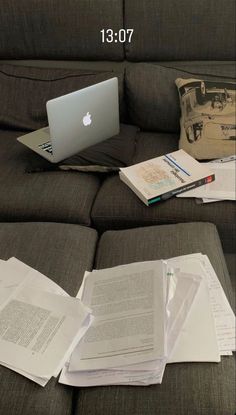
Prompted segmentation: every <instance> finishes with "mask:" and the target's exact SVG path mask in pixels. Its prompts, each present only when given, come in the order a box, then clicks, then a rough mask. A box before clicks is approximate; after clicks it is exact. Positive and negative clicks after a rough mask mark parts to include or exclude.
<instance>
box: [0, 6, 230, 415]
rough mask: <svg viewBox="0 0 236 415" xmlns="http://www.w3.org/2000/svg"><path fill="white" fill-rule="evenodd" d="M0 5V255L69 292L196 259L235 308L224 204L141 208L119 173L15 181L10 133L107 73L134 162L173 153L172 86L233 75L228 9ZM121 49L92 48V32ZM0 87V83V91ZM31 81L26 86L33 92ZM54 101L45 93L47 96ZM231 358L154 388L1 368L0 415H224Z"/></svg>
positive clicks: (178, 371) (96, 40)
mask: <svg viewBox="0 0 236 415" xmlns="http://www.w3.org/2000/svg"><path fill="white" fill-rule="evenodd" d="M225 4H226V3H225V1H224V0H217V1H214V0H208V1H205V0H198V1H196V0H180V1H179V2H175V1H174V0H168V1H165V0H125V1H123V0H109V1H107V0H97V1H95V0H94V1H90V0H78V1H69V2H66V1H65V0H58V1H54V0H48V1H46V0H42V1H36V0H34V1H29V0H22V1H21V2H17V1H15V0H8V2H6V1H4V0H1V1H0V27H1V37H0V85H2V93H1V96H2V97H3V96H4V97H5V98H4V100H3V98H2V101H1V96H0V105H1V110H0V258H1V259H7V258H9V257H10V256H16V257H17V258H19V259H21V260H22V261H24V262H26V263H28V264H29V265H31V266H33V267H35V268H36V269H38V270H39V271H41V272H43V273H44V274H45V275H47V276H49V277H50V278H52V279H53V280H55V281H56V282H57V283H59V284H60V285H61V286H62V287H63V288H64V289H66V290H67V291H68V293H69V294H71V295H76V293H77V291H78V288H79V286H80V284H81V281H82V277H83V273H84V271H85V270H91V269H92V268H105V267H111V266H115V265H118V264H125V263H129V262H133V261H140V260H149V259H158V258H168V257H172V256H177V255H182V254H188V253H192V252H202V253H205V254H207V255H208V256H209V258H210V260H211V262H212V264H213V266H214V268H215V270H216V272H217V275H218V277H219V279H220V281H221V284H222V286H223V288H224V290H225V292H226V295H227V297H228V299H229V301H230V302H231V304H232V307H234V296H235V294H234V293H235V279H236V275H235V274H236V272H235V242H236V220H235V219H236V215H235V206H234V203H233V202H231V201H224V202H218V203H212V204H206V205H198V204H196V202H195V201H194V200H191V199H189V200H186V199H178V198H172V199H171V200H167V201H165V202H163V203H162V204H160V205H155V206H152V207H146V206H145V205H144V204H143V203H142V202H141V201H140V200H139V199H138V198H137V197H136V196H135V195H134V194H133V192H132V191H131V190H130V189H129V188H128V187H126V186H125V185H124V184H123V183H122V182H121V181H120V180H119V177H118V174H117V173H112V174H103V175H101V174H95V173H84V172H75V171H65V172H64V171H47V172H43V173H41V172H38V173H37V172H36V173H32V174H30V173H26V168H27V165H28V163H29V161H30V160H31V159H32V157H35V155H32V152H31V151H30V150H28V149H26V148H25V147H23V146H22V145H21V144H20V143H18V142H17V141H16V137H18V136H19V135H22V133H24V132H27V131H30V130H33V129H36V128H40V127H42V126H44V125H46V122H47V120H46V114H45V102H44V100H45V99H46V98H45V97H46V96H47V97H48V98H50V97H53V96H59V95H61V94H63V93H66V92H70V91H71V90H74V89H76V88H79V87H81V85H83V86H87V85H91V84H93V83H96V82H98V81H99V80H103V79H107V78H110V77H112V76H117V77H118V79H119V96H120V118H121V121H122V122H123V123H126V124H132V125H136V126H137V127H138V128H139V130H138V131H137V132H136V136H135V152H134V154H132V159H131V162H130V163H131V164H133V163H137V162H139V161H143V160H147V159H149V158H152V157H156V156H158V155H161V154H163V153H166V152H171V151H174V150H177V149H178V138H179V117H180V110H179V102H178V94H177V90H176V88H175V85H174V80H175V79H176V78H177V77H179V76H181V77H184V78H189V77H195V78H198V77H199V76H201V77H210V78H216V79H225V78H226V79H232V78H235V77H236V75H235V50H236V48H235V46H236V45H235V21H234V16H235V1H234V0H228V1H227V7H226V6H225ZM123 27H126V28H133V29H134V35H133V39H132V42H131V43H128V42H126V43H124V44H121V43H117V44H115V43H104V44H102V43H101V34H100V31H101V30H102V29H103V28H112V29H113V30H114V31H118V30H119V29H120V28H123ZM1 82H2V83H1ZM32 82H34V86H32ZM50 94H51V95H50ZM235 403H236V400H235V356H229V357H224V358H222V362H221V363H220V364H212V363H204V364H200V363H198V364H196V363H195V364H194V363H192V364H190V363H189V364H184V363H183V364H172V365H168V366H167V369H166V372H165V375H164V380H163V383H162V384H161V385H155V386H150V387H147V388H144V387H137V388H136V387H135V388H134V387H128V386H127V387H119V386H112V387H109V386H107V387H96V388H81V389H79V388H72V387H65V386H63V385H60V384H58V382H57V380H52V381H50V383H49V384H48V385H47V386H46V388H45V389H43V388H40V387H39V386H37V385H35V384H33V383H32V382H30V381H29V380H27V379H24V378H23V377H21V376H20V375H17V374H15V373H14V372H12V371H10V370H8V369H6V368H3V367H0V412H1V413H2V414H4V415H5V414H6V415H15V414H16V415H31V414H32V413H35V414H37V415H41V414H42V415H54V414H55V415H56V414H57V415H58V414H59V415H60V414H61V415H67V414H68V415H69V414H80V415H81V414H83V415H90V414H91V415H101V414H103V415H110V414H112V415H113V414H114V415H125V414H130V415H144V414H150V415H154V414H155V415H156V414H157V415H169V414H175V415H188V414H190V413H191V414H196V415H233V414H234V412H235V408H236V406H235Z"/></svg>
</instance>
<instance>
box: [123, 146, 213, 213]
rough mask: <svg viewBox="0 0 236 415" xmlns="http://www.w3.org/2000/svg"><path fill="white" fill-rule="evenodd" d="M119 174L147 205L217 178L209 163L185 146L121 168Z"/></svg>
mask: <svg viewBox="0 0 236 415" xmlns="http://www.w3.org/2000/svg"><path fill="white" fill-rule="evenodd" d="M119 174H120V179H121V180H122V181H123V182H124V183H125V184H127V186H129V187H130V189H131V190H133V192H134V193H135V194H136V195H137V196H138V197H139V198H140V199H141V200H142V201H143V202H144V203H145V204H146V205H147V206H149V205H152V204H153V203H156V202H160V201H162V200H166V199H169V198H170V197H172V196H174V195H177V194H179V193H182V192H186V191H187V190H190V189H194V188H195V187H198V186H202V185H204V184H207V183H211V182H213V181H214V180H215V175H214V172H213V169H211V168H210V165H209V164H208V166H207V167H206V166H204V164H201V163H199V162H198V161H197V160H195V159H194V158H193V157H191V156H190V155H189V154H187V153H186V152H185V151H184V150H178V151H175V152H173V153H170V154H165V155H163V156H161V157H156V158H153V159H150V160H147V161H143V162H141V163H138V164H134V165H133V166H130V167H125V168H121V169H120V173H119Z"/></svg>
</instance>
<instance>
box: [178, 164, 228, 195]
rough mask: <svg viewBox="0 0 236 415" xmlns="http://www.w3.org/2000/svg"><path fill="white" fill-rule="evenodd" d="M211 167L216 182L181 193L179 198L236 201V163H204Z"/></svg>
mask: <svg viewBox="0 0 236 415" xmlns="http://www.w3.org/2000/svg"><path fill="white" fill-rule="evenodd" d="M202 164H204V165H206V167H210V168H211V169H212V171H213V173H214V174H215V180H214V181H213V182H211V183H209V184H206V185H204V186H200V187H197V188H196V189H193V190H189V191H187V192H184V193H181V194H180V195H178V196H177V197H197V198H207V199H224V200H235V197H236V191H235V189H236V172H235V166H236V163H235V161H231V162H228V163H202Z"/></svg>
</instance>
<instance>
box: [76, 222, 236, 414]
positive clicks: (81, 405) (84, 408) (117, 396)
mask: <svg viewBox="0 0 236 415" xmlns="http://www.w3.org/2000/svg"><path fill="white" fill-rule="evenodd" d="M193 252H202V253H204V254H206V255H208V257H209V259H210V261H211V263H212V265H213V267H214V268H215V270H216V272H217V275H218V277H219V279H220V281H221V283H222V286H223V287H224V290H225V292H226V295H227V296H228V297H230V295H231V294H232V291H231V290H232V288H231V284H230V279H229V275H228V272H227V269H226V265H225V260H224V256H223V253H222V249H221V244H220V241H219V237H218V234H217V231H216V228H215V226H214V225H211V224H208V223H192V224H180V225H174V226H173V225H164V226H158V227H147V228H141V229H133V230H124V231H108V232H106V233H105V234H104V235H103V236H102V237H101V240H100V242H99V245H98V250H97V256H96V263H95V266H96V267H97V268H106V267H112V266H116V265H119V264H126V263H129V262H135V261H142V260H154V259H160V258H168V257H172V256H178V255H183V254H189V253H193ZM234 388H235V357H234V356H231V357H223V358H222V361H221V363H218V364H216V363H179V364H171V365H167V367H166V370H165V373H164V378H163V382H162V384H161V385H153V386H149V387H133V386H125V387H124V386H121V387H119V386H110V387H102V388H101V387H96V388H83V389H81V390H80V391H78V392H77V401H75V405H76V406H75V414H76V415H101V414H103V415H110V414H112V415H126V414H127V415H146V414H148V415H157V414H158V415H172V414H173V415H187V414H194V415H223V414H224V415H232V414H233V413H234V409H235V406H234V405H235V389H234Z"/></svg>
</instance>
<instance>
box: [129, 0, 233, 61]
mask: <svg viewBox="0 0 236 415" xmlns="http://www.w3.org/2000/svg"><path fill="white" fill-rule="evenodd" d="M235 4H236V2H235V0H177V1H176V0H168V1H167V0H148V1H147V0H125V25H126V27H127V28H133V29H134V34H133V38H132V42H131V43H130V44H129V43H127V44H126V56H127V59H128V60H132V61H152V60H157V61H162V60H163V61H164V60H225V59H227V60H234V59H235V50H236V45H235Z"/></svg>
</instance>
